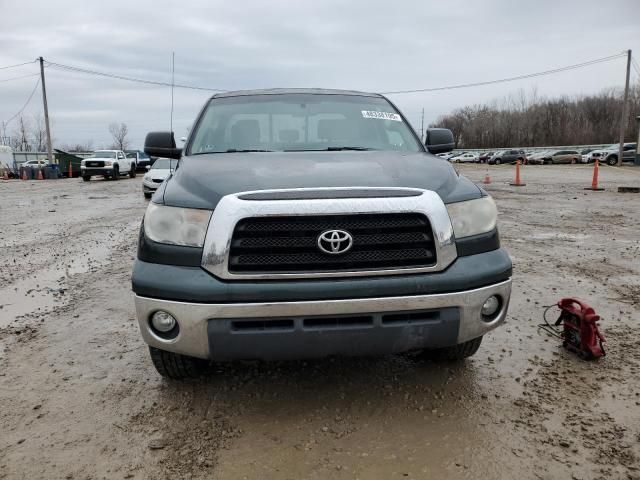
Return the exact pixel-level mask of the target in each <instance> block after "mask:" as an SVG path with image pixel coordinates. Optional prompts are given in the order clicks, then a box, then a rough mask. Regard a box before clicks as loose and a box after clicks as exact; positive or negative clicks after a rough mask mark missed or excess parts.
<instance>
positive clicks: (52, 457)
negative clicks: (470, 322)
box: [0, 165, 640, 480]
mask: <svg viewBox="0 0 640 480" xmlns="http://www.w3.org/2000/svg"><path fill="white" fill-rule="evenodd" d="M459 169H460V170H461V171H462V173H464V174H465V175H468V176H469V177H470V178H471V179H472V180H474V181H476V182H480V181H482V179H483V177H484V175H485V172H486V171H487V169H486V168H485V167H483V166H478V165H464V166H461V167H460V168H459ZM488 171H489V173H490V175H491V177H492V181H493V182H492V183H491V184H490V185H488V186H487V189H488V190H490V191H491V193H492V194H493V195H494V197H495V198H496V201H497V203H498V207H499V210H500V220H501V234H502V240H503V243H504V245H505V246H506V247H507V248H508V249H509V252H510V254H511V255H512V257H513V261H514V291H513V297H512V303H511V309H510V314H509V318H508V322H507V324H505V325H504V326H503V327H502V328H500V329H498V330H497V331H494V332H493V333H492V334H490V335H488V336H487V338H485V341H484V342H483V345H482V347H481V349H480V351H479V352H478V353H477V354H476V356H474V357H473V358H471V359H469V360H467V361H465V362H462V363H460V364H442V363H421V362H417V361H414V360H412V359H411V358H407V357H401V356H393V357H384V358H374V359H371V358H367V359H327V360H323V361H313V362H287V363H271V364H264V363H238V364H232V365H218V366H214V367H213V368H212V370H211V373H210V375H208V376H207V377H204V378H202V379H199V380H196V381H188V382H171V381H166V380H164V379H162V378H161V377H159V376H158V375H157V374H156V372H155V370H154V369H153V367H152V365H151V362H150V360H149V357H148V354H147V350H146V347H145V345H144V344H143V342H142V340H141V338H140V336H139V334H138V327H137V324H136V322H135V319H134V308H133V301H132V295H131V292H130V284H129V276H130V272H131V265H132V261H133V259H134V256H135V248H136V236H137V228H138V224H139V221H140V218H141V216H142V214H143V212H144V209H145V205H146V202H145V200H144V199H143V197H142V192H141V185H140V178H137V179H133V180H130V179H127V180H125V179H123V180H121V181H118V182H107V181H100V180H97V181H95V182H94V181H92V182H91V183H88V184H87V183H83V182H82V181H78V180H61V181H57V182H31V181H29V182H22V181H7V182H3V181H1V180H0V478H29V479H34V478H68V479H71V478H73V479H100V478H192V479H198V478H218V479H244V478H246V479H254V478H265V479H266V478H275V479H302V478H305V479H307V478H308V479H326V478H337V479H354V478H360V479H369V478H384V479H393V478H403V479H404V478H408V479H411V478H414V479H417V478H470V479H476V478H478V477H481V478H487V479H513V478H519V479H556V478H563V479H564V478H572V479H599V478H601V479H607V480H611V479H640V328H639V325H638V322H639V320H640V232H639V229H640V227H639V225H640V195H638V194H618V193H617V192H616V188H617V186H620V185H627V186H638V185H640V169H637V168H636V169H633V168H628V167H627V168H622V169H618V168H606V167H603V168H602V169H601V178H600V179H601V183H602V184H603V186H604V187H605V188H607V190H606V191H604V192H585V191H584V190H583V187H584V186H587V185H589V184H590V181H591V169H590V167H586V166H549V167H540V166H529V167H525V168H524V169H523V180H524V181H525V182H526V183H527V186H525V187H520V188H516V187H511V186H509V185H508V181H509V180H511V178H512V176H513V167H510V166H501V167H490V168H489V170H488ZM563 296H579V297H583V298H585V299H586V300H587V301H588V302H589V303H591V304H592V305H593V306H594V307H595V308H596V310H597V311H598V313H599V314H600V315H601V316H602V317H603V321H602V323H601V327H602V329H603V331H604V334H605V335H606V337H607V343H606V348H607V356H606V357H605V358H603V359H602V360H600V361H598V362H584V361H582V360H579V359H578V358H577V357H576V356H574V355H573V354H570V353H568V352H565V351H564V350H563V349H562V348H561V347H560V346H559V343H558V341H557V340H556V339H555V338H552V337H548V336H547V335H546V334H544V333H542V332H540V331H538V329H537V328H536V327H537V325H538V324H539V323H540V322H541V321H542V312H543V306H545V305H549V304H552V303H555V302H556V301H557V300H558V299H559V298H561V297H563ZM550 313H551V312H550ZM551 316H552V317H553V318H555V317H556V313H555V312H553V313H551Z"/></svg>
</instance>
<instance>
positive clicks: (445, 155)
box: [436, 152, 455, 160]
mask: <svg viewBox="0 0 640 480" xmlns="http://www.w3.org/2000/svg"><path fill="white" fill-rule="evenodd" d="M436 157H440V158H443V159H444V160H451V157H455V155H454V153H453V152H446V153H438V154H437V155H436Z"/></svg>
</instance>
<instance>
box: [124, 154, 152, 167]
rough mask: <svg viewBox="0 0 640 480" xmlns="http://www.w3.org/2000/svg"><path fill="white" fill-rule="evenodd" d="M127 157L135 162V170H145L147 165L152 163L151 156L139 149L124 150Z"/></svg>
mask: <svg viewBox="0 0 640 480" xmlns="http://www.w3.org/2000/svg"><path fill="white" fill-rule="evenodd" d="M124 153H125V154H126V155H127V158H132V159H134V160H135V162H136V170H138V171H140V170H143V171H144V170H146V169H147V167H148V166H150V165H153V161H152V160H151V157H149V155H147V154H146V153H144V152H143V151H140V150H125V151H124Z"/></svg>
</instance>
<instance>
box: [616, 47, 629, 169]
mask: <svg viewBox="0 0 640 480" xmlns="http://www.w3.org/2000/svg"><path fill="white" fill-rule="evenodd" d="M630 73H631V50H627V78H626V80H625V84H624V98H623V100H622V118H620V148H619V149H618V166H621V165H622V156H623V154H624V131H625V130H626V129H627V101H628V99H629V75H630Z"/></svg>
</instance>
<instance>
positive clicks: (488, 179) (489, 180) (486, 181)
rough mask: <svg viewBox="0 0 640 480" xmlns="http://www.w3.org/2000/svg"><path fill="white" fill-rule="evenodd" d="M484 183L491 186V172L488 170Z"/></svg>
mask: <svg viewBox="0 0 640 480" xmlns="http://www.w3.org/2000/svg"><path fill="white" fill-rule="evenodd" d="M482 183H484V184H485V185H489V184H490V183H491V177H490V176H489V171H488V170H487V173H486V174H485V176H484V180H482Z"/></svg>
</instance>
